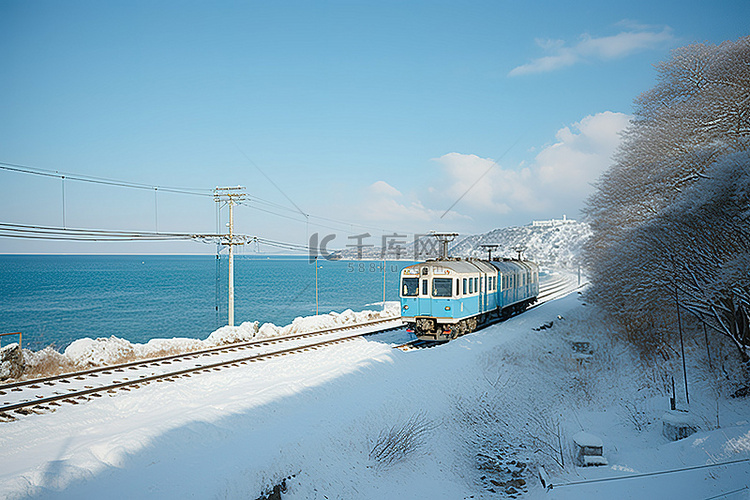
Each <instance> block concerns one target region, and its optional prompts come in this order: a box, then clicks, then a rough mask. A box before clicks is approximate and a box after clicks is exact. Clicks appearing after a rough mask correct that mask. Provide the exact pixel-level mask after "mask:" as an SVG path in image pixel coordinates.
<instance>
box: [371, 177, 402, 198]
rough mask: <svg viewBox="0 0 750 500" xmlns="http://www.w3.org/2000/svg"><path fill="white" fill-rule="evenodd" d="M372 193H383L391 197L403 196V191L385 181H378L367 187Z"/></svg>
mask: <svg viewBox="0 0 750 500" xmlns="http://www.w3.org/2000/svg"><path fill="white" fill-rule="evenodd" d="M367 189H368V190H369V191H370V192H371V193H373V194H375V195H383V196H389V197H396V196H402V194H401V191H399V190H398V189H396V188H395V187H393V186H391V185H390V184H388V183H387V182H385V181H377V182H374V183H372V184H370V186H369V187H368V188H367Z"/></svg>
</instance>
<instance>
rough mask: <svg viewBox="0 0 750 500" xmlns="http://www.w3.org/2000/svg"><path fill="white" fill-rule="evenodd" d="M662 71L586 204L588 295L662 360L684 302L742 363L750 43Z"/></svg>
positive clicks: (745, 348) (748, 258)
mask: <svg viewBox="0 0 750 500" xmlns="http://www.w3.org/2000/svg"><path fill="white" fill-rule="evenodd" d="M657 71H658V73H659V80H658V84H657V85H656V87H655V88H654V89H652V90H651V91H649V92H646V93H644V94H643V95H641V96H640V97H639V98H638V99H637V100H636V103H635V113H634V119H633V121H632V122H631V124H630V126H629V128H628V129H627V131H626V132H625V135H624V138H623V141H622V145H621V147H620V149H619V151H618V153H617V155H616V157H615V158H614V160H615V161H614V164H613V166H612V167H611V168H610V169H609V170H608V171H607V172H606V173H605V174H604V175H603V176H602V178H601V179H600V180H599V182H598V185H597V191H596V193H595V194H594V195H593V196H592V197H591V198H590V199H589V201H588V206H587V209H586V212H587V217H588V221H589V223H590V224H591V229H592V231H593V236H592V238H591V239H590V240H589V242H588V244H587V247H586V260H587V263H588V265H589V267H590V272H591V277H592V282H593V287H592V291H591V296H592V298H593V300H595V301H596V302H598V303H599V304H601V305H603V306H604V307H605V308H606V309H607V310H608V311H609V312H610V313H611V314H612V315H613V316H614V317H615V318H616V319H617V320H619V321H620V323H621V324H622V325H624V326H625V327H626V331H627V332H628V334H629V336H630V338H631V340H633V341H634V342H635V343H637V344H638V345H640V346H641V347H642V348H643V350H644V352H649V353H651V354H657V353H663V354H664V355H665V356H668V351H667V350H664V349H663V347H664V346H665V345H666V340H667V336H668V335H669V333H670V332H672V331H674V330H676V328H675V327H674V322H675V316H676V307H675V304H676V303H677V302H679V303H680V307H681V308H683V309H684V310H683V311H682V312H685V311H687V312H690V313H692V315H693V317H695V318H696V319H698V320H699V321H702V322H704V323H705V324H706V326H707V327H709V328H711V329H712V331H714V332H719V333H721V334H723V335H724V336H725V337H726V338H728V339H730V340H731V341H732V343H733V344H734V345H735V346H736V347H737V348H738V352H739V353H740V356H741V358H742V360H743V361H748V359H750V356H749V354H750V332H748V312H750V307H748V298H749V297H748V291H749V288H748V275H747V270H748V263H749V262H750V241H749V239H748V235H750V209H749V208H748V207H749V206H750V195H749V193H750V154H749V153H748V151H750V37H745V38H741V39H740V40H738V41H736V42H725V43H722V44H721V45H718V46H716V45H711V44H696V45H690V46H687V47H683V48H680V49H677V50H675V51H674V52H673V54H672V58H671V59H670V60H668V61H666V62H663V63H661V64H660V65H658V66H657ZM743 273H744V274H743Z"/></svg>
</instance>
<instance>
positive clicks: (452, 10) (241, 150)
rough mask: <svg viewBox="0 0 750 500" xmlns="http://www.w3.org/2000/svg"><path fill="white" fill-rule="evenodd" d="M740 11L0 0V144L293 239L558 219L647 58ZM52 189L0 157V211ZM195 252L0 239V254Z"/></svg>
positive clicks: (144, 196)
mask: <svg viewBox="0 0 750 500" xmlns="http://www.w3.org/2000/svg"><path fill="white" fill-rule="evenodd" d="M748 19H750V3H749V2H746V1H744V0H734V1H722V0H719V1H712V2H702V3H700V2H683V1H664V2H660V1H653V0H652V1H630V2H619V3H618V4H610V3H608V2H601V1H598V2H573V1H566V2H562V1H533V2H532V1H527V2H522V1H491V2H411V1H398V2H396V1H382V0H381V1H377V2H356V1H348V2H344V1H341V2H321V1H318V2H310V1H304V2H288V1H280V2H205V1H199V2H190V1H179V2H177V1H174V2H171V1H156V2H154V1H143V2H139V1H104V2H103V1H90V2H81V1H66V2H44V1H40V2H28V1H18V2H16V1H7V0H0V65H1V66H0V67H2V68H3V72H2V77H0V116H2V119H1V120H0V162H6V163H13V164H22V165H27V166H30V167H34V168H38V169H44V170H52V171H60V172H68V173H76V174H82V175H87V176H93V177H101V178H110V179H120V180H125V181H130V182H136V183H142V184H146V185H150V186H184V187H190V188H204V189H206V190H210V189H212V188H213V187H215V186H228V185H238V184H239V185H242V186H245V187H246V188H247V193H248V196H249V198H250V199H251V200H256V201H254V202H252V203H251V204H252V205H254V206H255V207H256V208H254V209H253V208H249V207H240V208H238V210H237V212H236V218H237V226H238V231H239V232H243V233H247V234H252V235H259V236H262V237H264V238H270V239H275V240H281V241H289V242H295V243H304V242H305V241H306V238H307V235H308V234H309V233H313V232H316V231H317V232H320V233H323V234H328V233H331V232H336V233H337V234H338V236H337V239H336V240H335V242H334V244H333V246H343V245H345V244H347V243H351V242H350V241H348V240H347V239H346V238H347V235H351V234H357V233H362V232H365V231H368V232H370V233H371V234H372V235H373V236H372V239H371V241H370V243H375V242H376V240H379V238H380V236H381V235H382V234H383V232H384V231H391V230H395V231H399V232H402V233H408V234H413V233H415V232H425V231H428V230H433V229H437V230H451V231H457V232H460V233H476V232H484V231H488V230H491V229H494V228H497V227H503V226H508V225H519V224H526V223H528V222H530V221H531V220H533V219H544V218H551V217H561V216H562V215H563V214H567V215H568V216H569V217H577V216H578V211H579V210H580V208H581V206H582V205H583V201H584V199H585V198H586V196H587V195H588V194H589V193H590V192H591V189H592V188H591V182H593V181H594V180H595V179H596V178H597V177H598V175H599V174H600V173H601V172H602V171H603V169H605V168H606V166H607V164H608V163H609V158H610V156H611V154H612V151H613V150H614V148H616V146H617V143H618V140H619V139H618V137H619V136H618V133H619V132H620V131H621V130H622V128H623V127H624V126H625V124H626V123H627V119H628V113H630V112H631V105H632V102H633V99H634V98H635V97H637V96H638V94H640V93H641V92H643V91H645V90H648V89H649V88H650V87H652V86H653V85H654V83H655V77H656V73H655V71H654V69H653V65H654V64H656V63H658V62H659V61H661V60H664V59H666V58H667V57H668V56H669V51H670V50H671V49H673V48H675V47H678V46H681V45H685V44H689V43H695V42H700V41H708V42H712V43H720V42H722V41H724V40H735V39H737V38H739V37H741V36H746V35H748V34H750V33H748V27H749V25H750V22H748ZM480 177H481V178H482V180H481V181H480V182H479V183H478V184H476V185H474V183H475V182H476V180H477V179H479V178H480ZM269 178H270V180H271V181H272V182H271V181H269ZM472 185H474V187H473V188H471V186H472ZM277 186H278V188H277ZM279 188H280V189H279ZM470 188H471V189H470ZM62 189H63V186H62V181H61V180H60V179H55V178H45V177H38V176H31V175H24V174H19V173H13V172H7V171H0V213H1V214H2V215H1V216H0V222H5V223H18V224H36V225H46V226H61V225H62V222H63V219H62V212H63V203H62ZM64 189H65V205H64V208H65V222H66V225H67V226H68V227H80V228H98V229H128V230H143V231H151V230H154V229H155V228H158V229H159V230H160V231H176V232H183V231H184V232H204V233H211V232H215V230H216V211H215V206H214V202H213V201H212V200H211V199H210V198H208V197H205V198H199V197H192V196H185V195H177V194H168V193H165V192H162V193H157V194H156V195H155V194H154V193H153V192H149V191H138V190H133V189H125V188H117V187H111V186H103V185H94V184H87V183H80V182H75V181H70V180H69V181H66V182H65V187H64ZM465 193H466V194H465ZM464 194H465V196H463V198H461V196H462V195H464ZM258 198H260V199H261V200H263V201H259V200H258ZM459 198H461V201H459V202H458V203H457V204H456V205H455V207H454V208H453V209H452V210H451V211H450V212H449V213H448V214H446V215H444V214H445V211H446V210H447V209H448V208H449V207H450V206H451V205H452V204H453V203H454V202H455V201H456V200H457V199H459ZM290 200H291V201H290ZM266 202H271V203H273V204H275V205H272V204H269V203H266ZM276 205H280V206H276ZM294 205H296V206H297V207H299V208H300V209H301V210H302V211H303V212H304V213H306V214H309V215H310V216H311V217H310V218H309V219H308V218H305V217H303V216H302V215H301V214H299V213H298V212H297V209H296V208H295V206H294ZM269 212H273V213H269ZM276 214H281V215H283V216H284V217H280V216H278V215H276ZM318 217H320V218H318ZM322 218H326V219H335V220H339V221H344V222H345V224H340V223H334V222H331V221H326V220H324V219H322ZM307 220H309V223H307V222H305V221H307ZM357 224H359V225H357ZM360 225H361V226H360ZM324 226H327V227H324ZM362 226H366V227H362ZM213 250H214V249H213V247H211V246H209V245H202V244H199V243H174V242H170V243H138V244H130V243H73V242H48V241H29V240H12V239H9V238H0V252H2V253H27V252H28V253H36V252H42V253H67V252H81V253H118V252H129V253H153V252H167V253H200V252H212V251H213ZM248 251H249V250H248Z"/></svg>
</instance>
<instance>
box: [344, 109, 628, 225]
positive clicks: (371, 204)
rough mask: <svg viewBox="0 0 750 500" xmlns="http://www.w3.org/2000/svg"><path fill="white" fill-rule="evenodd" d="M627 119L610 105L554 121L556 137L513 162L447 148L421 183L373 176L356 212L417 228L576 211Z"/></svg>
mask: <svg viewBox="0 0 750 500" xmlns="http://www.w3.org/2000/svg"><path fill="white" fill-rule="evenodd" d="M628 120H629V117H628V116H627V115H624V114H622V113H614V112H610V111H605V112H603V113H597V114H595V115H590V116H586V117H585V118H583V119H582V120H580V121H579V122H576V123H573V124H571V125H569V126H566V127H563V128H561V129H559V130H558V131H557V132H556V134H555V141H554V143H553V144H551V145H548V146H545V147H542V148H539V149H538V153H536V155H535V156H534V157H533V158H532V159H530V160H527V161H525V162H522V163H521V164H520V165H518V166H516V167H514V168H509V167H508V166H505V165H502V164H500V163H499V162H495V160H493V159H491V158H482V157H480V156H477V155H474V154H463V153H458V152H452V153H448V154H445V155H443V156H441V157H439V158H434V159H433V164H434V165H435V166H436V169H435V170H434V171H432V172H429V173H427V174H426V175H424V176H422V177H423V179H425V182H424V183H423V184H422V185H420V187H419V189H418V190H412V191H404V192H402V191H400V190H398V189H396V188H395V187H393V186H392V185H390V184H388V183H387V182H385V181H377V182H375V183H373V184H371V185H369V186H368V187H367V188H366V189H364V190H363V191H362V193H361V195H360V203H358V204H357V208H355V209H354V211H355V212H356V214H357V216H358V218H359V219H361V220H367V221H370V222H373V223H377V224H381V225H383V226H384V227H397V228H399V229H401V230H414V231H416V232H423V231H425V230H428V229H437V230H458V231H462V232H466V231H483V230H487V229H488V228H494V227H500V226H502V225H505V224H508V223H512V224H523V223H527V222H529V221H531V220H532V219H535V218H548V217H553V216H557V217H559V216H561V215H562V214H567V215H569V216H571V217H575V216H576V214H577V213H578V211H579V210H580V209H581V207H582V206H583V202H584V200H585V199H586V198H587V197H588V196H589V195H590V194H591V193H592V192H593V186H592V184H593V182H594V181H596V179H597V178H598V177H599V176H600V175H601V174H602V172H604V170H605V169H606V168H607V167H609V165H610V164H611V161H612V155H613V153H614V152H615V150H616V149H617V147H618V145H619V144H620V139H621V135H620V134H621V132H622V130H623V129H624V128H625V127H626V126H627V124H628ZM454 202H456V203H455V205H454V206H453V207H452V208H451V209H450V210H449V211H448V212H447V213H446V210H448V208H449V207H451V205H452V204H454Z"/></svg>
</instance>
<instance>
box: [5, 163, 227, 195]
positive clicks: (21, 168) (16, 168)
mask: <svg viewBox="0 0 750 500" xmlns="http://www.w3.org/2000/svg"><path fill="white" fill-rule="evenodd" d="M0 170H7V171H10V172H19V173H23V174H31V175H39V176H42V177H53V178H57V179H67V180H74V181H79V182H88V183H91V184H103V185H106V186H118V187H126V188H132V189H143V190H149V191H153V190H155V189H156V190H159V191H164V192H168V193H179V194H187V195H192V196H207V197H212V196H213V191H212V190H210V189H200V188H187V187H172V186H153V185H149V184H141V183H137V182H128V181H121V180H116V179H107V178H103V177H94V176H90V175H82V174H73V173H68V172H60V171H58V170H44V169H40V168H35V167H29V166H26V165H18V164H15V163H5V162H1V163H0Z"/></svg>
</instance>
